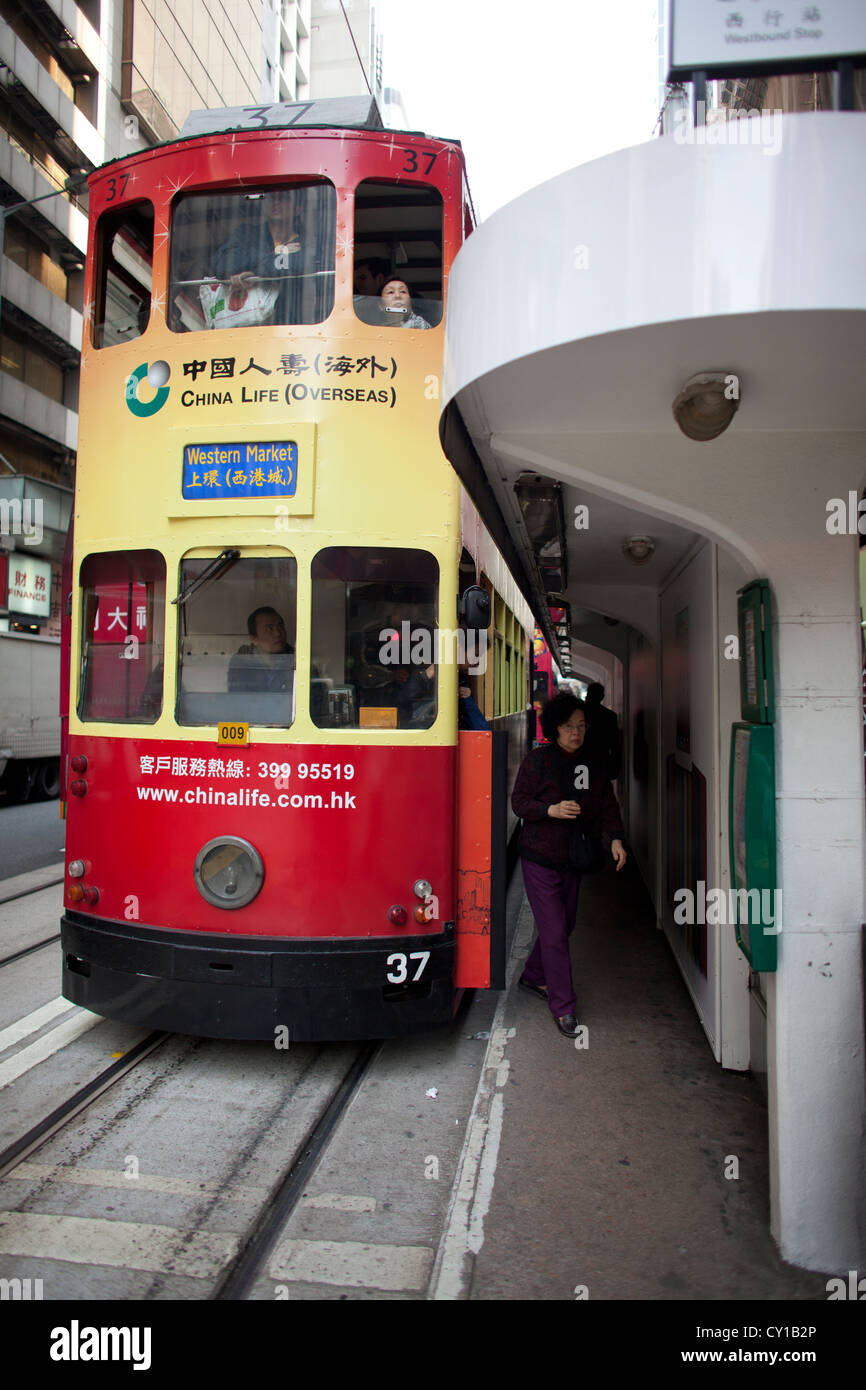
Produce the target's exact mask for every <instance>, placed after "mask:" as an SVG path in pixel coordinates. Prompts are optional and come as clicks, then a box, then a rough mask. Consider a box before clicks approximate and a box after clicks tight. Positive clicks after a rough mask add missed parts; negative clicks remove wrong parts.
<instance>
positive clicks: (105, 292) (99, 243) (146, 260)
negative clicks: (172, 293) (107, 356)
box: [91, 198, 155, 350]
mask: <svg viewBox="0 0 866 1390" xmlns="http://www.w3.org/2000/svg"><path fill="white" fill-rule="evenodd" d="M136 214H137V215H136ZM142 214H144V217H143V219H142ZM154 219H155V212H154V206H153V203H152V202H151V201H150V199H149V198H139V199H137V200H136V201H135V202H134V203H124V204H123V206H122V207H119V208H109V209H108V210H107V211H105V212H103V213H101V215H100V218H99V221H98V222H97V224H96V289H95V295H94V308H93V323H92V329H91V339H92V342H93V346H94V347H95V348H97V349H99V350H103V349H105V348H112V347H120V346H122V345H123V344H124V343H132V342H134V341H135V340H136V338H140V337H141V336H142V334H143V333H145V332H146V331H147V327H148V324H149V323H150V316H151V311H152V308H153V244H154ZM124 231H126V232H127V238H126V240H127V242H128V243H130V244H129V245H128V246H127V248H126V263H125V264H124V260H123V259H121V258H120V255H119V253H120V250H121V247H119V246H118V245H117V241H118V238H119V237H120V236H121V234H122V233H123V232H124ZM142 234H143V235H142ZM121 245H122V243H121ZM136 258H138V261H140V262H143V264H136ZM148 268H149V271H150V283H149V284H148V283H147V280H146V278H145V279H141V278H139V275H137V274H136V271H138V272H142V273H144V274H145V276H146V274H147V269H148ZM124 291H125V292H126V294H127V296H128V298H129V300H130V306H129V307H130V312H135V310H134V304H135V301H136V300H137V301H138V318H137V321H136V322H135V323H134V324H130V325H128V326H127V328H125V329H120V328H117V327H116V326H115V325H116V319H115V320H112V319H110V318H107V317H106V315H107V313H108V307H109V304H111V303H114V304H115V305H117V304H119V303H120V296H121V295H122V294H123V293H124ZM145 306H146V309H147V315H146V317H144V309H145ZM117 317H123V315H117ZM132 329H134V330H135V331H134V332H133V331H131V330H132ZM121 334H123V336H120V335H121ZM109 336H110V337H111V338H112V339H113V340H112V341H110V342H109V341H106V339H107V338H108V337H109Z"/></svg>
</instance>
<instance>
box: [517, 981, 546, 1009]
mask: <svg viewBox="0 0 866 1390" xmlns="http://www.w3.org/2000/svg"><path fill="white" fill-rule="evenodd" d="M517 983H518V984H519V985H520V988H521V989H528V990H529V992H530V994H537V995H538V997H539V999H543V1000H544V1001H545V1003H546V1002H547V990H546V989H544V988H542V986H541V985H531V984H530V983H529V981H528V980H524V979H523V977H522V976H521V978H520V979H519V980H518V981H517Z"/></svg>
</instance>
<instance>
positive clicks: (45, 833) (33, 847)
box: [0, 801, 66, 880]
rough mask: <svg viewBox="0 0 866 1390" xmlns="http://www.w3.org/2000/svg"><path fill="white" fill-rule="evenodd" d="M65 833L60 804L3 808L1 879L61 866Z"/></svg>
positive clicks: (0, 823) (0, 810)
mask: <svg viewBox="0 0 866 1390" xmlns="http://www.w3.org/2000/svg"><path fill="white" fill-rule="evenodd" d="M65 834H66V827H65V825H64V823H63V821H61V819H60V802H59V801H33V802H30V803H29V804H26V805H24V806H3V807H0V880H2V879H4V878H12V877H14V875H15V874H26V873H29V872H30V870H31V869H41V868H43V867H44V866H45V865H47V864H57V865H60V864H61V862H62V860H63V846H64V837H65Z"/></svg>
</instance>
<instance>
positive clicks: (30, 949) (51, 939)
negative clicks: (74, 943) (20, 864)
mask: <svg viewBox="0 0 866 1390" xmlns="http://www.w3.org/2000/svg"><path fill="white" fill-rule="evenodd" d="M62 883H63V874H62V873H61V874H59V875H58V877H57V878H50V879H47V880H46V881H44V882H42V883H37V884H34V885H32V886H31V887H29V888H22V889H21V890H20V891H19V892H16V893H9V894H8V896H6V897H3V896H0V907H5V906H6V904H7V903H14V902H20V901H21V899H22V898H30V897H33V896H34V894H36V893H42V892H44V891H45V889H46V888H57V887H59V886H60V885H61V884H62ZM59 940H60V932H55V933H54V934H53V935H52V936H46V937H43V938H42V940H41V941H34V942H32V943H31V944H30V945H29V946H23V947H22V948H21V949H20V950H19V951H11V952H10V953H9V955H8V956H0V970H2V969H3V967H4V966H7V965H14V964H15V962H16V961H18V960H23V959H24V957H25V956H30V955H33V953H34V952H35V951H42V950H44V949H45V947H46V946H53V944H54V943H55V941H59Z"/></svg>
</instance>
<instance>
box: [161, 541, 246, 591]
mask: <svg viewBox="0 0 866 1390" xmlns="http://www.w3.org/2000/svg"><path fill="white" fill-rule="evenodd" d="M240 555H241V552H240V551H239V550H221V551H220V553H219V555H217V557H216V559H215V560H211V562H210V564H209V565H207V566H206V567H205V568H204V569H203V570H202V572H201V574H200V575H199V576H198V578H197V579H193V580H191V582H190V583H189V584H187V586H186V588H185V589H184V590H183V592H182V593H179V594H178V596H177V598H173V599H172V603H173V604H178V603H186V601H187V599H190V598H192V596H193V594H194V593H195V592H196V590H197V589H200V588H201V586H202V584H206V583H207V582H208V580H209V579H216V577H217V575H218V574H222V573H223V571H224V570H227V569H228V568H229V566H230V565H233V564H234V563H235V560H239V559H240Z"/></svg>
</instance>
